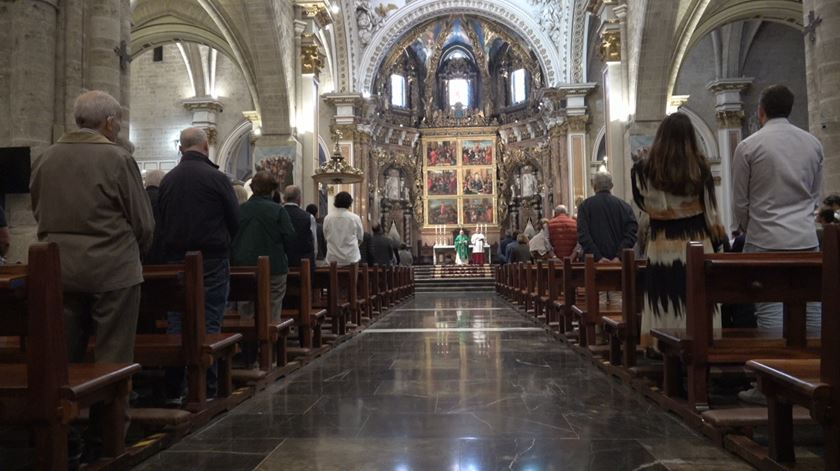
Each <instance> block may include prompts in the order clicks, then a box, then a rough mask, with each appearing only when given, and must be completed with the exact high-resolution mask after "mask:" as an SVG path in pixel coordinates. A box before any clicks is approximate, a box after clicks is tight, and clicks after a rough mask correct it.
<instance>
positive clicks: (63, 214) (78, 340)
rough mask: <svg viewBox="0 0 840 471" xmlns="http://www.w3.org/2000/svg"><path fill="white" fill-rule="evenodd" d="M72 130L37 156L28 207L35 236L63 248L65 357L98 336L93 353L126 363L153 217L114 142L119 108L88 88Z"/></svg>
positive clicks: (77, 356) (80, 352)
mask: <svg viewBox="0 0 840 471" xmlns="http://www.w3.org/2000/svg"><path fill="white" fill-rule="evenodd" d="M74 115H75V118H76V124H77V125H78V127H79V130H78V131H72V132H68V133H66V134H65V135H64V136H62V137H61V139H59V140H58V142H57V143H56V144H54V145H53V146H51V147H50V148H48V149H47V150H46V151H45V152H44V153H43V154H42V155H41V156H40V157H39V158H37V159H36V160H35V162H34V165H33V170H32V184H31V193H32V209H33V211H34V213H35V219H36V220H37V221H38V239H39V240H41V241H47V242H55V243H57V244H58V246H59V248H60V250H61V276H62V281H63V283H64V306H65V312H66V322H67V324H66V330H67V340H68V349H69V350H70V351H69V356H70V361H74V362H79V361H82V360H83V358H84V356H85V350H86V348H87V343H88V339H89V337H90V336H91V335H95V336H96V348H95V352H94V358H95V361H96V362H103V363H129V362H131V361H132V360H133V358H134V337H135V334H136V331H137V316H138V313H139V308H140V283H141V282H142V281H143V267H142V265H141V263H140V256H141V254H142V253H143V252H145V251H146V250H147V249H148V248H149V246H150V245H151V243H152V235H153V232H154V218H153V216H152V209H151V206H150V204H149V198H148V197H147V196H146V192H145V191H144V190H143V183H142V180H141V178H140V170H139V169H138V168H137V163H136V162H134V159H132V157H131V156H130V155H129V153H128V151H127V150H126V149H125V148H123V147H122V146H120V145H118V144H116V141H117V135H118V134H119V132H120V119H121V107H120V104H119V102H117V100H115V99H114V98H113V97H112V96H110V95H108V94H107V93H105V92H101V91H91V92H87V93H85V94H83V95H81V96H80V97H79V98H78V99H77V100H76V105H75V109H74Z"/></svg>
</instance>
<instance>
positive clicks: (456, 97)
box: [449, 79, 470, 108]
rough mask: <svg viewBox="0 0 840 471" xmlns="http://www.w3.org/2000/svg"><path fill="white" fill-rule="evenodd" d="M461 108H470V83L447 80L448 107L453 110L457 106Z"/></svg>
mask: <svg viewBox="0 0 840 471" xmlns="http://www.w3.org/2000/svg"><path fill="white" fill-rule="evenodd" d="M459 103H460V104H461V107H462V108H469V106H470V82H469V80H467V79H450V80H449V107H450V108H454V107H455V106H456V105H457V104H459Z"/></svg>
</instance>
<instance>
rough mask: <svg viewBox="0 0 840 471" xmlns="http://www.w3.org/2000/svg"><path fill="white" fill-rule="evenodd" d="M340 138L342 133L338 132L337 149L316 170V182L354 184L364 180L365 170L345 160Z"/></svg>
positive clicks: (313, 177) (314, 178)
mask: <svg viewBox="0 0 840 471" xmlns="http://www.w3.org/2000/svg"><path fill="white" fill-rule="evenodd" d="M340 139H341V134H340V133H337V136H336V139H335V150H333V154H332V157H330V160H328V161H327V162H325V163H324V165H322V166H321V168H318V169H316V170H315V175H312V179H313V180H315V183H321V184H324V185H352V184H353V183H361V181H362V180H363V178H364V174H363V172H362V171H361V170H359V169H357V168H355V167H353V166H352V165H350V164H348V163H347V162H345V161H344V156H343V155H341V148H340V147H339V144H338V142H339V140H340Z"/></svg>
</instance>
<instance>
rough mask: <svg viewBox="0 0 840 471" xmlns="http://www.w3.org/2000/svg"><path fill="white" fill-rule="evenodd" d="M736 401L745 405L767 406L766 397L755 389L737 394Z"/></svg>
mask: <svg viewBox="0 0 840 471" xmlns="http://www.w3.org/2000/svg"><path fill="white" fill-rule="evenodd" d="M738 399H740V400H741V401H743V402H746V403H747V404H756V405H759V406H766V405H767V396H765V395H764V394H762V392H761V391H759V390H758V388H756V387H753V388H751V389H747V390H746V391H741V392H739V393H738Z"/></svg>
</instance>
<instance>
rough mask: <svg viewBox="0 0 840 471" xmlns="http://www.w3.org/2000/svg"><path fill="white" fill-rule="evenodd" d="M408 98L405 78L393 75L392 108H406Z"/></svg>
mask: <svg viewBox="0 0 840 471" xmlns="http://www.w3.org/2000/svg"><path fill="white" fill-rule="evenodd" d="M407 98H408V97H407V96H406V89H405V77H404V76H402V75H399V74H391V106H394V107H396V108H406V107H407V106H408V99H407Z"/></svg>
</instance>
